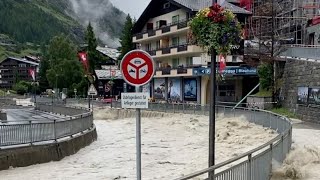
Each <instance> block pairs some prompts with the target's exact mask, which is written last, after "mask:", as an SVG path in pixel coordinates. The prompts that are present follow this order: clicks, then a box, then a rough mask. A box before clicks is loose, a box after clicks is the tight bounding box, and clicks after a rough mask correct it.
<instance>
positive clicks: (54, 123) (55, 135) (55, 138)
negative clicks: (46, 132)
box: [53, 120, 57, 142]
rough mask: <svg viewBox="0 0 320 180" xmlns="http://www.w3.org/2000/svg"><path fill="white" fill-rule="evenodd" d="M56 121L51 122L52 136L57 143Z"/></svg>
mask: <svg viewBox="0 0 320 180" xmlns="http://www.w3.org/2000/svg"><path fill="white" fill-rule="evenodd" d="M56 123H57V120H53V134H54V141H55V142H57V127H56Z"/></svg>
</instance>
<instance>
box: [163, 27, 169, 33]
mask: <svg viewBox="0 0 320 180" xmlns="http://www.w3.org/2000/svg"><path fill="white" fill-rule="evenodd" d="M161 31H162V33H167V32H170V26H166V27H163V28H162V29H161Z"/></svg>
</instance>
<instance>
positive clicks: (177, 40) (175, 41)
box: [172, 37, 179, 46]
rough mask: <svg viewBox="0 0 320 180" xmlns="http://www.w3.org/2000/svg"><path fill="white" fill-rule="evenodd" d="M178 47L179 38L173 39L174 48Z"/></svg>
mask: <svg viewBox="0 0 320 180" xmlns="http://www.w3.org/2000/svg"><path fill="white" fill-rule="evenodd" d="M178 45H179V37H173V38H172V46H178Z"/></svg>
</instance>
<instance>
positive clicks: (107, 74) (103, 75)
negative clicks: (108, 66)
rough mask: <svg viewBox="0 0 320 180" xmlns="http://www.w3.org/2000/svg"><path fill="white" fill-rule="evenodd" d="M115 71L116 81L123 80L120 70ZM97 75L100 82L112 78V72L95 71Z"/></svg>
mask: <svg viewBox="0 0 320 180" xmlns="http://www.w3.org/2000/svg"><path fill="white" fill-rule="evenodd" d="M114 71H115V73H116V74H115V77H114V79H122V74H121V71H120V70H114ZM95 73H96V75H97V78H98V79H99V80H107V79H111V78H112V76H111V70H95Z"/></svg>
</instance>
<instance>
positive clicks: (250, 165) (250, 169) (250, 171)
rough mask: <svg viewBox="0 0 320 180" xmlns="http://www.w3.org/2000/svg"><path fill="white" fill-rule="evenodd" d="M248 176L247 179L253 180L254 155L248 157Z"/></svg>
mask: <svg viewBox="0 0 320 180" xmlns="http://www.w3.org/2000/svg"><path fill="white" fill-rule="evenodd" d="M247 170H248V172H247V173H248V174H247V179H248V180H252V176H251V175H252V154H249V155H248V169H247Z"/></svg>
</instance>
